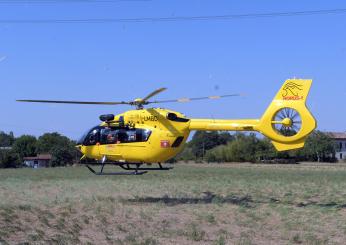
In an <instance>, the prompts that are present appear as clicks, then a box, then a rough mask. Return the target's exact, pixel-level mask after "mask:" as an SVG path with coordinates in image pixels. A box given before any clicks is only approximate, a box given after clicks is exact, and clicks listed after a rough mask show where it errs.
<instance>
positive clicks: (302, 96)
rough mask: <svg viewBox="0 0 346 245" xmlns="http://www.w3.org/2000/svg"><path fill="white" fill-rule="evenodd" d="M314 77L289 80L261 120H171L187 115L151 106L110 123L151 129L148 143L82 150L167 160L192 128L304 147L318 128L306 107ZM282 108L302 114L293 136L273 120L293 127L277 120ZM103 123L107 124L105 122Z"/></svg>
mask: <svg viewBox="0 0 346 245" xmlns="http://www.w3.org/2000/svg"><path fill="white" fill-rule="evenodd" d="M311 83H312V80H303V79H290V80H286V81H285V83H284V85H283V86H282V87H281V89H280V90H279V92H278V93H277V95H276V96H275V98H274V100H273V101H272V103H271V104H270V105H269V107H268V109H267V110H266V111H265V113H264V114H263V116H262V118H260V119H239V120H218V119H190V120H189V121H186V122H181V121H179V122H177V121H172V120H169V119H168V118H167V115H168V114H169V113H174V114H176V116H177V117H178V118H185V116H184V115H183V114H181V113H179V112H174V111H171V110H167V109H161V108H151V109H142V110H130V111H127V112H125V113H123V114H120V115H117V116H116V117H115V119H114V122H111V123H110V125H109V126H116V125H118V123H117V121H119V120H120V118H123V119H124V124H125V125H128V126H130V127H133V128H142V129H149V130H151V131H152V134H151V136H150V138H149V140H148V141H147V142H135V143H120V144H111V145H95V146H81V152H82V153H83V154H84V155H85V156H87V157H89V158H94V159H98V160H100V159H102V157H103V156H106V157H107V159H108V160H110V161H123V162H130V163H131V162H138V163H155V162H164V161H166V160H168V159H170V158H172V157H174V156H176V155H177V154H178V153H179V152H180V151H181V150H182V149H183V147H184V144H185V142H186V140H187V138H188V136H189V134H190V132H191V131H192V130H204V131H212V130H218V131H257V132H260V133H262V134H263V135H265V136H266V137H268V138H270V139H271V140H272V143H273V145H274V146H275V148H276V149H277V150H278V151H285V150H291V149H297V148H301V147H303V146H304V142H305V139H306V137H307V136H308V135H309V134H310V133H311V132H312V131H313V130H314V129H315V128H316V120H315V119H314V117H313V116H312V115H311V113H310V112H309V110H308V109H307V107H306V98H307V96H308V93H309V90H310V87H311ZM283 108H292V109H295V110H296V111H297V112H298V113H299V114H300V117H301V121H302V124H301V129H300V130H299V132H297V134H295V135H294V136H283V135H281V134H280V133H279V132H278V131H276V129H275V128H274V127H273V124H274V123H279V124H282V125H284V126H291V125H292V120H291V119H290V118H283V119H282V121H277V120H276V121H275V119H274V117H275V114H276V113H277V112H278V111H280V110H281V109H283ZM101 126H107V124H106V123H102V124H101ZM180 136H182V137H184V140H183V142H182V143H181V144H180V146H179V147H176V148H173V147H162V142H168V144H169V146H172V144H173V142H174V141H175V140H176V139H177V137H180Z"/></svg>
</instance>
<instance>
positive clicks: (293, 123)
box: [272, 107, 302, 137]
mask: <svg viewBox="0 0 346 245" xmlns="http://www.w3.org/2000/svg"><path fill="white" fill-rule="evenodd" d="M272 125H273V128H274V129H275V131H276V132H277V133H279V134H280V135H283V136H285V137H290V136H294V135H296V134H298V132H299V131H300V129H301V127H302V119H301V116H300V114H299V112H298V111H296V110H295V109H292V108H288V107H285V108H282V109H280V110H279V111H278V112H276V114H275V115H274V118H273V121H272Z"/></svg>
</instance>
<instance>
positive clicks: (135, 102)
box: [17, 88, 241, 109]
mask: <svg viewBox="0 0 346 245" xmlns="http://www.w3.org/2000/svg"><path fill="white" fill-rule="evenodd" d="M165 90H166V88H160V89H157V90H155V91H153V92H152V93H150V94H148V95H147V96H146V97H144V98H143V99H141V98H138V99H135V100H133V101H75V100H31V99H30V100H17V101H18V102H30V103H55V104H79V105H132V106H136V108H137V109H143V106H144V105H148V104H161V103H173V102H180V103H185V102H191V101H197V100H215V99H221V98H226V97H235V96H241V94H228V95H216V96H205V97H195V98H180V99H171V100H154V101H148V100H149V99H150V98H152V97H154V96H156V95H157V94H159V93H161V92H163V91H165Z"/></svg>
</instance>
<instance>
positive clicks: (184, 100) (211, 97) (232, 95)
mask: <svg viewBox="0 0 346 245" xmlns="http://www.w3.org/2000/svg"><path fill="white" fill-rule="evenodd" d="M236 96H241V94H227V95H216V96H206V97H196V98H180V99H173V100H155V101H151V102H150V101H149V102H148V104H153V103H155V104H156V103H173V102H180V103H185V102H190V101H195V100H216V99H221V98H226V97H236Z"/></svg>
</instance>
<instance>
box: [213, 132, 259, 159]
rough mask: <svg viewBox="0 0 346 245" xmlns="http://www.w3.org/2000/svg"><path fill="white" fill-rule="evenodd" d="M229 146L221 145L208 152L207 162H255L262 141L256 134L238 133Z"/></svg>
mask: <svg viewBox="0 0 346 245" xmlns="http://www.w3.org/2000/svg"><path fill="white" fill-rule="evenodd" d="M234 137H235V139H234V140H232V141H229V142H228V143H227V145H220V146H218V147H215V148H214V149H211V150H210V151H208V152H207V155H206V158H207V161H210V162H211V161H216V162H255V161H256V160H257V152H258V151H259V149H258V147H259V142H260V140H259V139H258V138H257V137H256V135H255V134H253V133H251V134H250V135H245V134H242V133H237V134H236V135H235V136H234Z"/></svg>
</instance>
